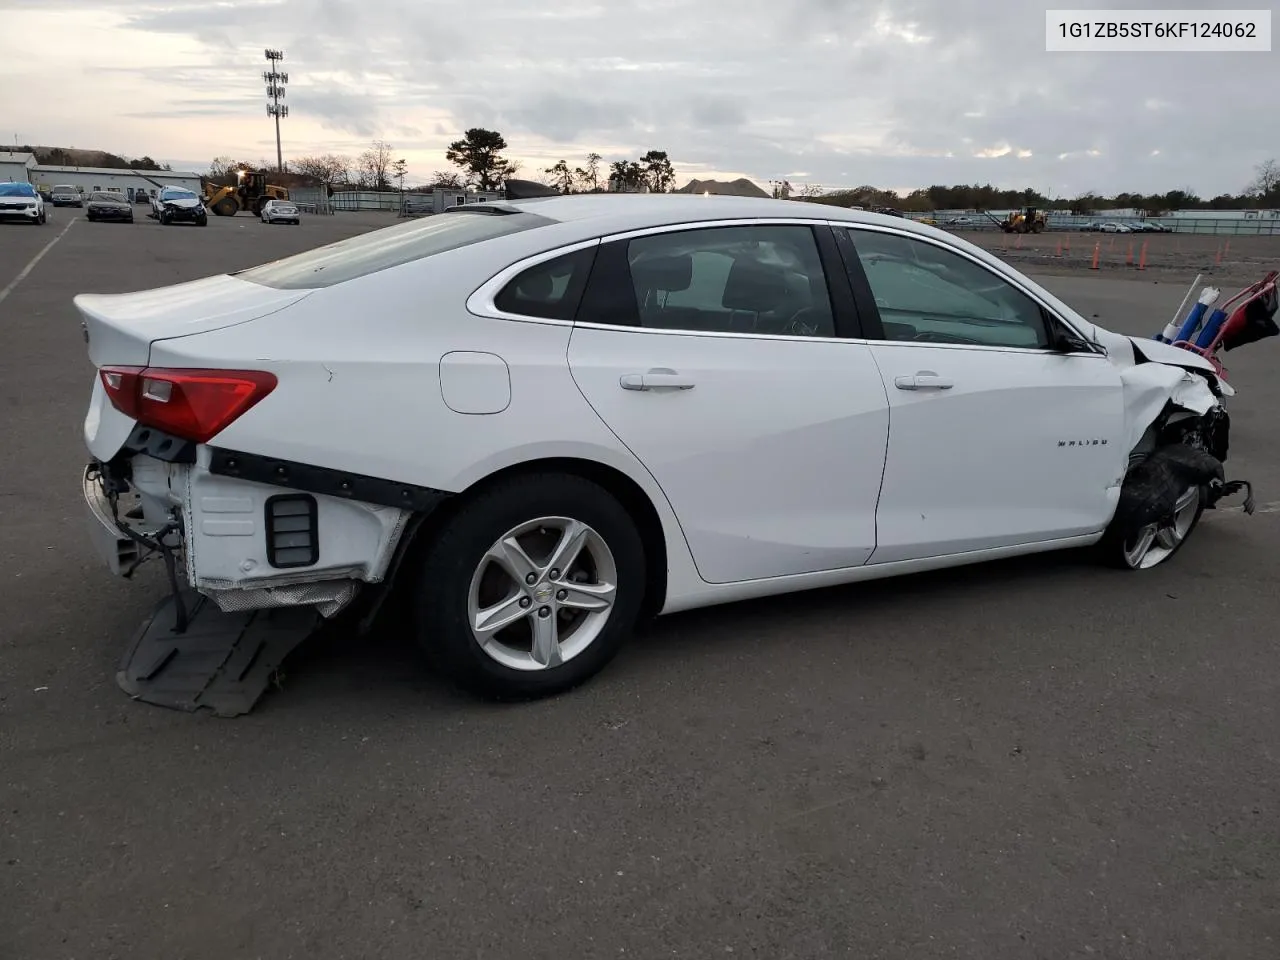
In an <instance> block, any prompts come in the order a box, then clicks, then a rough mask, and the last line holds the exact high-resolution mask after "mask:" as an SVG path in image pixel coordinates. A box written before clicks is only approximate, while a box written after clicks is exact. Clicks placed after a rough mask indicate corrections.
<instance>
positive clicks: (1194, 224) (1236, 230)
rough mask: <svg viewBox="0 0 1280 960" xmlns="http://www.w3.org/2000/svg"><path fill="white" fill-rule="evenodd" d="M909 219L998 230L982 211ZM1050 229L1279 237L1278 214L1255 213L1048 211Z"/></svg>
mask: <svg viewBox="0 0 1280 960" xmlns="http://www.w3.org/2000/svg"><path fill="white" fill-rule="evenodd" d="M907 216H908V217H910V218H911V219H912V220H932V221H933V222H934V223H935V224H937V226H939V227H942V228H943V229H944V230H964V231H974V230H976V231H986V230H999V229H1000V226H999V224H998V223H996V222H994V221H992V220H990V219H989V218H987V217H985V216H983V215H982V214H980V213H979V214H972V213H966V214H961V215H960V216H962V217H964V218H965V220H966V221H967V222H964V223H959V224H952V223H948V221H949V220H953V219H955V218H956V216H957V215H956V214H953V213H950V212H947V213H936V212H935V213H910V214H907ZM1046 222H1047V223H1048V227H1049V229H1050V230H1057V231H1063V230H1066V231H1072V230H1076V231H1084V230H1086V229H1088V228H1089V227H1091V226H1093V227H1094V228H1095V229H1096V225H1097V224H1100V223H1125V224H1127V223H1130V222H1141V223H1152V224H1158V225H1159V226H1161V227H1164V228H1165V230H1166V231H1168V232H1171V233H1182V234H1187V233H1194V234H1210V235H1217V236H1228V237H1280V218H1277V217H1257V218H1251V219H1245V218H1244V217H1223V218H1216V217H1149V218H1147V219H1145V220H1139V219H1138V218H1136V217H1112V218H1107V217H1075V216H1065V215H1062V214H1057V215H1055V214H1050V215H1049V216H1048V217H1047V218H1046Z"/></svg>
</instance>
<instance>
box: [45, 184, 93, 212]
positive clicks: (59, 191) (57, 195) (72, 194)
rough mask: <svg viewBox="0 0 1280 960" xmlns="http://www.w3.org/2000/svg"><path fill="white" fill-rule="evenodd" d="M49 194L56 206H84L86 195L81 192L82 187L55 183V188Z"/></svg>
mask: <svg viewBox="0 0 1280 960" xmlns="http://www.w3.org/2000/svg"><path fill="white" fill-rule="evenodd" d="M49 195H50V197H52V199H53V205H54V206H55V207H83V206H84V197H83V196H82V195H81V193H80V188H79V187H73V186H71V185H70V184H66V183H58V184H54V187H53V189H52V190H50V191H49Z"/></svg>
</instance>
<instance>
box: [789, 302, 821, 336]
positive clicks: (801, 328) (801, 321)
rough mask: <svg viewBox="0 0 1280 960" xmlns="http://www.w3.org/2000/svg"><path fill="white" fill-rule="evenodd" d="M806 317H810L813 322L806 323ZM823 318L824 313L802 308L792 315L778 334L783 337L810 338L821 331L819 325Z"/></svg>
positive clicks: (812, 308) (811, 308)
mask: <svg viewBox="0 0 1280 960" xmlns="http://www.w3.org/2000/svg"><path fill="white" fill-rule="evenodd" d="M806 316H808V317H812V318H813V322H812V323H808V322H806V321H805V318H806ZM825 317H826V312H825V311H823V310H819V309H818V308H817V307H804V308H802V309H800V310H797V311H796V312H795V313H793V314H792V315H791V318H790V319H789V320H787V322H786V323H784V324H783V325H782V329H781V331H779V332H780V333H781V334H783V335H784V336H792V337H812V336H814V335H816V334H817V332H818V331H819V330H820V329H821V323H822V320H823V319H825Z"/></svg>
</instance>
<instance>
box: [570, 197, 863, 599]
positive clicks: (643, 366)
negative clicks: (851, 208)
mask: <svg viewBox="0 0 1280 960" xmlns="http://www.w3.org/2000/svg"><path fill="white" fill-rule="evenodd" d="M842 271H843V265H842V261H841V259H840V256H839V253H838V251H837V250H836V249H835V242H834V239H833V235H832V233H831V232H830V229H829V228H828V227H827V226H825V225H823V224H819V225H818V226H817V227H815V226H814V225H813V223H812V221H798V222H785V221H780V222H758V221H757V222H752V223H750V224H718V225H699V226H689V227H684V228H680V229H675V230H671V229H663V230H655V231H652V232H647V233H640V234H637V235H631V236H627V237H623V238H618V239H608V238H606V242H605V243H603V244H602V245H601V247H600V250H599V253H598V254H597V257H596V261H595V265H594V267H593V269H592V274H591V279H590V282H589V283H588V286H587V290H586V292H585V294H584V296H583V299H582V303H581V306H580V307H579V309H578V312H577V316H576V320H575V324H574V330H573V333H572V336H571V338H570V341H569V352H568V358H569V365H570V369H571V370H572V373H573V377H574V380H575V381H576V382H577V384H578V387H579V389H580V390H581V391H582V394H583V396H584V397H585V398H586V399H587V401H588V402H589V403H590V405H591V406H592V408H593V409H594V410H595V412H596V413H597V414H598V415H599V417H600V418H601V420H602V421H603V422H604V423H605V424H606V425H607V426H608V427H609V429H610V430H612V431H613V433H614V434H615V435H616V436H617V437H618V439H619V440H620V441H621V442H622V443H623V444H624V445H625V446H626V447H627V448H629V449H630V450H631V452H632V453H633V454H634V455H635V456H636V458H637V459H638V460H639V461H640V462H641V463H642V464H643V465H644V466H645V468H646V469H647V470H648V471H649V472H650V473H651V474H652V475H653V477H654V479H655V481H656V482H657V483H658V485H659V486H660V487H661V488H662V491H663V493H664V494H665V495H666V497H667V499H668V500H669V502H670V504H671V506H672V508H673V510H674V511H675V513H676V516H677V517H678V518H679V521H680V525H681V528H682V529H683V531H684V534H685V537H686V539H687V541H688V544H689V548H690V552H691V554H692V556H693V559H694V562H695V564H696V566H697V568H698V571H699V573H700V575H701V576H702V577H703V578H704V579H706V580H707V581H709V582H712V583H730V582H738V581H743V580H751V579H756V578H765V577H779V576H786V575H789V574H803V573H811V572H815V571H821V570H832V569H839V568H844V567H856V566H859V565H861V564H863V563H865V562H866V561H867V559H868V558H869V557H870V556H871V553H872V551H873V550H874V549H875V544H876V524H875V505H876V497H877V495H878V494H879V490H880V476H881V472H882V470H883V467H884V454H885V446H886V442H887V438H888V401H887V398H886V396H885V391H884V386H883V383H882V382H881V380H880V376H879V374H878V372H877V371H876V367H875V362H874V361H873V360H872V357H871V351H870V349H869V348H868V346H867V344H866V343H865V342H859V341H858V340H856V339H852V338H850V337H848V336H841V335H837V334H843V333H845V332H846V331H845V329H844V328H843V326H842V325H843V324H845V323H848V322H849V315H850V313H851V311H852V298H851V295H850V292H849V289H848V284H847V282H846V281H845V278H844V276H843V275H842ZM828 276H830V277H831V278H832V279H834V280H835V281H836V283H835V284H829V283H828Z"/></svg>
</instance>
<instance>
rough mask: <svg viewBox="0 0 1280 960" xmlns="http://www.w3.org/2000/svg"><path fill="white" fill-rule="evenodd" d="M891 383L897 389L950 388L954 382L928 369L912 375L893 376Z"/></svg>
mask: <svg viewBox="0 0 1280 960" xmlns="http://www.w3.org/2000/svg"><path fill="white" fill-rule="evenodd" d="M893 385H894V386H895V387H897V388H898V389H899V390H950V389H951V388H952V387H954V386H955V384H954V383H953V382H952V381H950V380H948V379H947V378H946V377H940V376H938V375H937V374H936V373H932V372H930V371H928V370H921V371H920V372H919V373H917V374H916V375H915V376H914V377H895V378H894V381H893Z"/></svg>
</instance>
